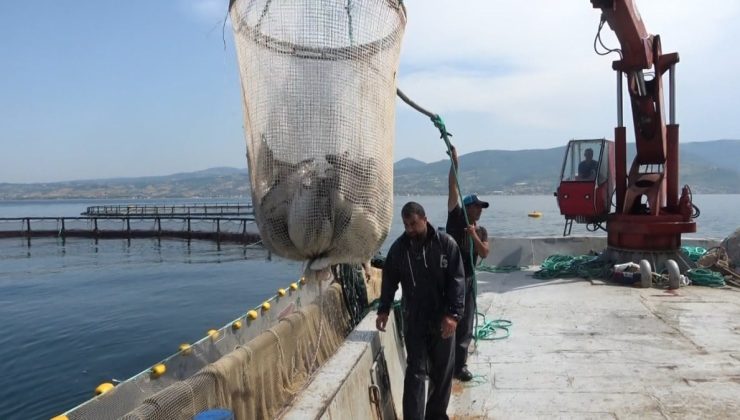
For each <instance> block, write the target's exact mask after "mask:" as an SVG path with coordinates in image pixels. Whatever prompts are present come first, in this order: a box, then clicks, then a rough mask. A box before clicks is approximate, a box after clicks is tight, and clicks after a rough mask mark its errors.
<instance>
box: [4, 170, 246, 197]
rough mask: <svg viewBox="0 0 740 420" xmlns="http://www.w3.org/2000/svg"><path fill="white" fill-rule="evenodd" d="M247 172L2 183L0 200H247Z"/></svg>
mask: <svg viewBox="0 0 740 420" xmlns="http://www.w3.org/2000/svg"><path fill="white" fill-rule="evenodd" d="M248 195H249V177H248V175H247V170H246V169H236V168H211V169H206V170H203V171H197V172H187V173H178V174H173V175H166V176H151V177H139V178H111V179H96V180H81V181H67V182H52V183H35V184H3V183H0V200H23V199H62V198H66V199H69V198H196V197H209V198H220V197H246V196H248Z"/></svg>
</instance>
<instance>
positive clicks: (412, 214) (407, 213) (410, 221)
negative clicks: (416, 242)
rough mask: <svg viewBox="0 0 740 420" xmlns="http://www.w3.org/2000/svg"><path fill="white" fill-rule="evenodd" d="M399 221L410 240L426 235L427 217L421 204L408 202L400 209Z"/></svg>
mask: <svg viewBox="0 0 740 420" xmlns="http://www.w3.org/2000/svg"><path fill="white" fill-rule="evenodd" d="M401 219H403V228H404V230H405V232H406V235H407V236H409V237H410V238H412V239H420V238H423V237H425V236H426V234H427V215H426V212H424V207H422V206H421V204H419V203H416V202H413V201H409V202H408V203H406V204H404V206H403V208H402V209H401Z"/></svg>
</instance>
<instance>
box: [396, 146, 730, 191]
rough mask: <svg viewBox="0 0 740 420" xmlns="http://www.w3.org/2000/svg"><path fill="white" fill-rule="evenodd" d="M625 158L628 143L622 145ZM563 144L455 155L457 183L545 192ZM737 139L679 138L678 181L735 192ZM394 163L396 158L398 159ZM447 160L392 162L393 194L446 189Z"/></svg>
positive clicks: (631, 150)
mask: <svg viewBox="0 0 740 420" xmlns="http://www.w3.org/2000/svg"><path fill="white" fill-rule="evenodd" d="M627 152H628V153H627V157H628V160H629V162H631V161H632V159H633V158H634V155H635V150H634V144H628V145H627ZM564 154H565V146H562V147H556V148H552V149H536V150H518V151H508V150H484V151H479V152H472V153H468V154H462V155H461V156H460V173H459V176H460V183H461V187H462V188H463V189H464V190H467V191H476V192H478V193H481V194H491V193H504V194H549V193H552V192H553V191H555V188H556V187H557V183H558V177H559V175H560V169H561V166H562V164H563V155H564ZM739 157H740V140H716V141H707V142H696V143H682V144H681V155H680V165H681V169H680V170H681V173H680V177H681V178H680V181H679V182H680V184H681V185H683V184H689V185H690V186H691V189H692V191H693V192H695V193H729V194H740V164H739V163H738V159H739ZM399 163H400V162H399ZM449 167H450V163H449V160H447V159H445V160H442V161H438V162H433V163H428V164H426V165H423V166H418V165H414V166H412V167H409V166H408V165H404V167H403V168H399V167H398V166H397V167H396V170H395V171H394V176H395V192H396V194H430V195H432V194H446V193H447V174H448V171H449Z"/></svg>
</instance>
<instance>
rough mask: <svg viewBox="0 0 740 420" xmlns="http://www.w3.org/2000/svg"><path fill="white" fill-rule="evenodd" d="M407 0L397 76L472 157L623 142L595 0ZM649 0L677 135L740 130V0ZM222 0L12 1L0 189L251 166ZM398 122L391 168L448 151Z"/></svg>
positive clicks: (5, 21) (5, 24) (406, 121)
mask: <svg viewBox="0 0 740 420" xmlns="http://www.w3.org/2000/svg"><path fill="white" fill-rule="evenodd" d="M405 3H406V5H407V8H408V14H409V17H408V25H407V27H406V34H405V38H404V44H403V50H402V62H401V69H400V73H399V75H400V77H399V86H400V87H401V88H402V89H403V90H404V91H405V92H406V93H407V94H408V95H409V96H411V97H413V98H414V99H415V100H416V101H417V102H419V103H421V104H423V105H424V106H425V107H427V108H429V109H432V110H434V111H436V112H438V113H440V114H441V115H442V116H443V117H444V118H445V120H446V122H447V125H448V127H449V130H450V131H451V132H452V133H453V134H454V138H453V140H454V141H455V143H456V144H457V145H458V146H459V148H460V150H461V153H466V152H471V151H475V150H483V149H509V150H516V149H525V148H548V147H555V146H559V145H562V144H564V143H565V142H566V141H567V140H569V139H571V138H595V137H611V135H612V130H613V126H614V124H615V122H616V111H615V76H614V72H613V71H612V70H611V61H612V60H613V59H615V57H614V56H613V55H611V56H607V57H600V56H598V55H596V54H595V53H594V52H593V49H592V45H593V38H594V35H595V33H596V28H597V25H598V22H599V12H598V11H596V10H594V9H593V8H592V7H591V4H590V2H589V1H588V0H574V1H553V0H530V1H527V2H519V1H501V0H457V1H453V0H406V1H405ZM637 3H638V6H639V9H640V12H641V14H642V17H643V20H644V21H645V24H646V26H647V28H648V31H650V32H651V33H654V34H660V35H661V37H662V41H663V51H664V52H672V51H678V52H679V54H680V56H681V62H680V63H679V65H678V68H677V77H678V78H677V82H678V83H677V84H678V92H677V93H678V105H677V109H678V112H677V114H678V122H679V123H680V124H681V130H682V131H681V140H682V141H704V140H714V139H721V138H734V139H737V138H740V118H739V117H738V112H739V110H740V99H739V98H740V81H739V79H740V78H738V76H737V72H738V68H740V67H739V65H740V50H739V49H738V47H737V41H738V40H740V29H738V25H737V23H736V22H737V21H739V20H740V2H738V1H737V0H711V1H707V2H698V1H696V0H643V1H638V2H637ZM227 4H228V0H167V1H165V0H161V1H149V0H127V1H117V0H96V1H93V0H75V1H72V0H67V1H61V0H37V1H33V2H29V1H21V0H8V1H3V2H1V3H0V59H1V60H2V65H1V66H0V182H45V181H59V180H71V179H88V178H109V177H119V176H139V175H163V174H170V173H175V172H184V171H193V170H199V169H205V168H209V167H214V166H233V167H245V165H246V162H245V159H244V151H245V146H244V134H243V131H242V124H243V121H242V114H241V100H240V97H239V95H240V87H239V81H238V75H237V66H236V59H235V53H234V46H233V40H232V35H231V30H230V27H229V26H228V23H227V26H226V32H225V43H226V45H225V48H224V39H223V38H222V31H221V27H222V25H223V23H224V18H225V11H226V5H227ZM604 35H605V36H604V40H605V42H606V44H607V45H610V46H617V43H616V40H615V38H614V37H613V36H612V35H611V31H610V30H609V29H608V28H605V29H604ZM628 109H629V108H626V110H628ZM396 131H397V138H396V144H395V155H394V159H395V160H399V159H401V158H404V157H415V158H418V159H421V160H424V161H434V160H438V159H442V158H444V147H443V145H442V144H441V142H440V140H439V139H438V136H437V133H436V132H435V130H434V128H433V127H432V126H431V125H430V123H429V122H428V120H426V119H425V118H423V117H421V116H419V115H418V114H416V113H414V112H413V111H410V110H409V109H408V108H407V107H405V106H404V105H402V104H399V105H398V119H397V129H396ZM628 133H629V132H628ZM630 137H631V133H630Z"/></svg>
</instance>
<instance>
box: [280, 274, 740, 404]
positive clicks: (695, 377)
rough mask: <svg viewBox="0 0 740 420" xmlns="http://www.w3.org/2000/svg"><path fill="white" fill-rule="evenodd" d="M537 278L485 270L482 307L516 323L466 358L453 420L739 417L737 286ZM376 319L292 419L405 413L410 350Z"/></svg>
mask: <svg viewBox="0 0 740 420" xmlns="http://www.w3.org/2000/svg"><path fill="white" fill-rule="evenodd" d="M531 274H532V271H519V272H512V273H495V274H494V273H479V277H478V278H479V288H478V293H479V294H478V307H479V311H481V312H484V313H485V314H486V317H487V319H488V320H493V319H499V318H500V319H508V320H511V321H512V322H513V326H512V327H511V336H510V337H509V338H507V339H504V340H498V341H479V343H478V346H477V348H476V349H475V352H474V353H473V354H472V355H471V356H470V358H469V367H470V370H471V371H472V372H473V373H474V374H475V375H476V378H475V379H474V380H473V381H472V382H469V383H462V382H459V381H455V382H454V383H453V392H452V400H451V402H450V406H449V410H448V413H449V414H450V417H451V418H454V419H530V418H548V419H550V418H568V419H574V418H575V419H581V418H583V419H585V418H588V419H592V418H597V419H599V418H605V419H608V418H640V419H652V418H656V419H684V418H708V419H719V418H738V417H739V416H740V414H739V413H740V290H738V289H737V288H730V287H727V288H723V289H712V288H707V287H695V286H688V287H683V288H681V289H679V290H676V291H669V290H664V289H657V288H651V289H640V288H634V287H629V286H618V285H613V284H608V283H604V282H602V281H586V280H583V279H554V280H546V281H543V280H538V279H535V278H533V277H532V275H531ZM391 318H393V317H391ZM374 321H375V314H373V313H371V314H369V315H368V316H367V317H366V319H365V320H363V322H362V323H361V324H360V325H358V327H357V328H356V329H355V331H354V332H353V333H352V334H351V335H350V337H348V339H347V340H346V342H345V344H344V345H343V346H342V347H340V349H339V350H338V352H337V353H336V354H335V356H334V357H332V359H330V360H329V361H328V362H327V364H326V365H324V367H322V369H321V370H320V372H319V373H318V374H317V375H316V376H315V377H314V380H313V381H312V383H311V384H310V385H308V386H307V388H306V392H303V393H302V394H301V395H300V396H299V397H298V398H297V400H296V401H295V402H294V404H293V406H292V408H291V409H290V410H288V412H287V413H286V416H285V418H323V419H330V418H331V419H333V418H348V417H342V415H343V414H347V413H353V415H352V418H358V419H359V418H379V417H382V418H392V417H393V416H392V415H388V412H389V410H392V411H394V412H395V413H394V414H395V415H397V416H398V417H399V418H400V417H401V415H402V412H401V396H402V391H403V390H402V384H403V369H404V365H405V360H404V355H403V346H402V344H401V342H400V340H399V336H398V334H397V333H396V331H397V328H396V327H395V326H394V327H393V328H390V329H389V330H388V332H386V333H378V332H377V331H376V330H375V322H374ZM380 359H384V361H385V363H384V365H385V367H384V369H383V370H387V374H388V376H389V379H390V380H389V381H388V384H389V386H390V389H389V390H384V389H381V390H380V391H379V394H380V395H381V396H385V398H380V401H378V399H377V398H375V399H373V398H370V399H369V398H368V388H370V389H373V387H375V386H376V384H377V380H373V378H372V377H373V376H374V375H373V374H372V373H373V372H374V371H375V370H377V361H378V360H380ZM374 361H375V362H374ZM368 372H371V375H368ZM381 388H382V387H381ZM388 399H392V401H388ZM390 405H392V407H390ZM380 413H383V414H382V415H381V414H380Z"/></svg>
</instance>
